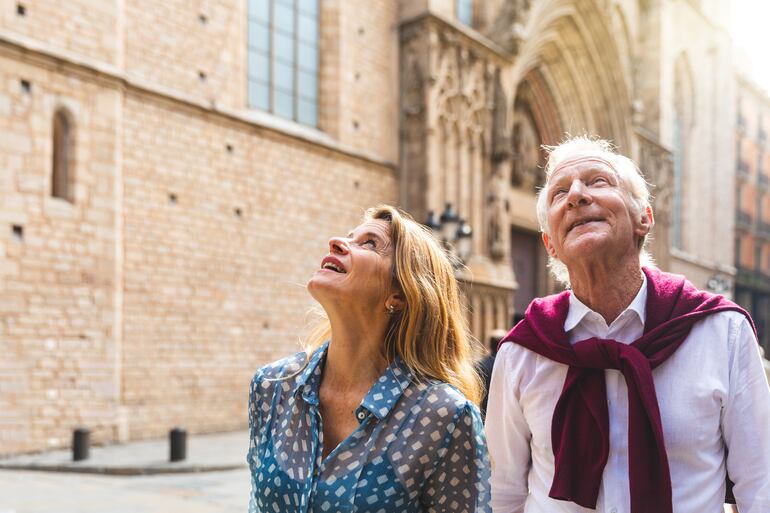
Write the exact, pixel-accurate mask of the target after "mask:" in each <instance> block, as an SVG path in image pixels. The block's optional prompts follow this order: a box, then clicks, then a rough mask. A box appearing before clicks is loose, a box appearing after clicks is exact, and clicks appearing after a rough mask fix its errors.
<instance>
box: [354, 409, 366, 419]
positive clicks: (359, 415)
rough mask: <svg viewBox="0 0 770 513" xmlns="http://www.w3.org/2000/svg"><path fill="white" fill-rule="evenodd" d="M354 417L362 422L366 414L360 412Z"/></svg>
mask: <svg viewBox="0 0 770 513" xmlns="http://www.w3.org/2000/svg"><path fill="white" fill-rule="evenodd" d="M356 417H358V420H364V418H365V417H366V413H364V412H362V411H360V412H358V414H356Z"/></svg>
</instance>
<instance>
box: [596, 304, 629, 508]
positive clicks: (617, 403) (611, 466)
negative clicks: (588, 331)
mask: <svg viewBox="0 0 770 513" xmlns="http://www.w3.org/2000/svg"><path fill="white" fill-rule="evenodd" d="M621 315H625V313H623V314H621ZM618 320H619V321H620V322H618V323H617V325H611V329H610V328H606V329H604V330H603V331H604V335H603V337H602V338H609V339H612V340H616V339H617V337H618V335H619V333H620V332H621V331H623V329H624V326H625V324H626V322H623V321H624V319H620V318H619V319H618ZM626 321H627V320H626ZM613 324H614V323H613ZM604 375H605V382H606V384H607V387H606V389H607V409H608V413H609V417H610V419H612V421H611V422H610V430H611V431H610V444H612V445H615V446H616V447H615V448H614V450H611V451H610V455H611V456H610V460H609V461H608V462H607V468H606V470H605V473H604V479H603V483H604V508H603V510H604V511H605V512H607V513H623V512H624V511H625V506H624V504H625V502H626V500H625V497H626V496H627V493H628V480H627V479H622V480H621V479H619V476H627V475H628V469H627V468H626V469H623V461H622V460H621V456H622V454H623V451H620V450H618V448H617V446H627V445H628V411H627V410H628V401H627V399H626V400H623V398H622V397H621V395H622V394H623V393H626V395H627V392H626V391H624V388H625V387H622V386H621V380H624V379H625V378H624V377H623V374H622V373H621V372H620V371H619V370H616V369H610V370H607V371H605V373H604ZM621 438H623V439H621ZM626 459H627V456H626Z"/></svg>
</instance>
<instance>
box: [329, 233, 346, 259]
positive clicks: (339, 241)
mask: <svg viewBox="0 0 770 513" xmlns="http://www.w3.org/2000/svg"><path fill="white" fill-rule="evenodd" d="M329 252H330V253H337V254H340V255H344V254H346V253H347V252H348V243H347V242H345V239H343V238H342V237H332V238H331V239H329Z"/></svg>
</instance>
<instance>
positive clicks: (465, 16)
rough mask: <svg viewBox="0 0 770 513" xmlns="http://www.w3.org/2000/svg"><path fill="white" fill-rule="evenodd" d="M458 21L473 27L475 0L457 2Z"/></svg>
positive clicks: (459, 0) (458, 0)
mask: <svg viewBox="0 0 770 513" xmlns="http://www.w3.org/2000/svg"><path fill="white" fill-rule="evenodd" d="M457 20H458V21H459V22H460V23H463V24H465V25H468V26H469V27H471V26H473V0H457Z"/></svg>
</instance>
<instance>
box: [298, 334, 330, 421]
mask: <svg viewBox="0 0 770 513" xmlns="http://www.w3.org/2000/svg"><path fill="white" fill-rule="evenodd" d="M328 349H329V342H328V341H326V342H324V343H323V345H321V346H320V347H319V348H318V349H316V350H315V351H314V352H313V354H312V355H311V356H310V357H309V359H308V363H307V365H306V366H305V369H304V370H303V371H302V373H300V375H299V376H298V377H297V383H296V385H295V388H294V394H295V395H296V394H297V393H300V392H301V393H302V398H303V399H304V400H305V401H307V402H308V403H310V404H313V405H316V406H318V388H319V387H320V385H321V370H322V369H323V365H322V364H323V362H324V361H326V351H327V350H328Z"/></svg>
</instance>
